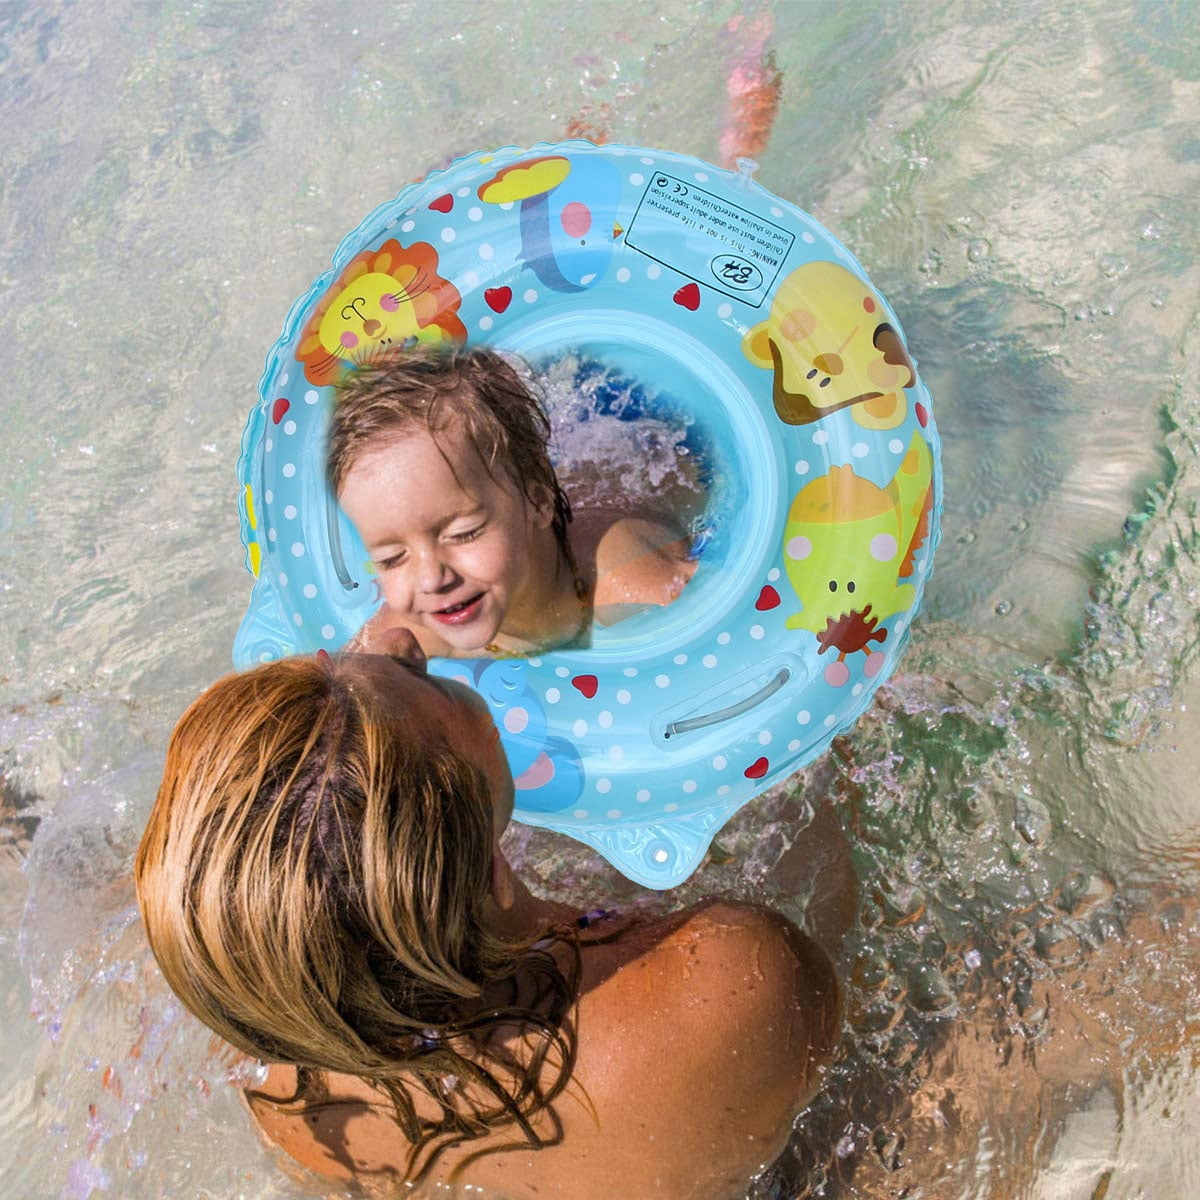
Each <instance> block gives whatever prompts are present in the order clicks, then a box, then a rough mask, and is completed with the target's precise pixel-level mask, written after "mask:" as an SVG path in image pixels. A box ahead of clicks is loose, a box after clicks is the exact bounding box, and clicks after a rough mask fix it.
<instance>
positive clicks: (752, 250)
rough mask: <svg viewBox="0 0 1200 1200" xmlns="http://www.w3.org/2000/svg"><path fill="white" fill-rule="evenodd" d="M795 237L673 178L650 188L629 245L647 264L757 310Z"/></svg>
mask: <svg viewBox="0 0 1200 1200" xmlns="http://www.w3.org/2000/svg"><path fill="white" fill-rule="evenodd" d="M795 240H796V237H795V234H792V233H789V232H788V231H787V230H786V229H782V228H781V227H780V226H778V225H773V224H772V223H771V222H770V221H765V220H763V218H762V217H759V216H756V215H755V214H754V213H752V212H747V211H746V209H744V208H739V207H738V206H737V205H736V204H731V203H730V202H729V201H728V200H726V199H723V198H722V197H720V196H716V195H714V194H713V193H712V192H706V191H705V190H704V189H703V188H700V187H697V186H696V185H695V184H694V183H688V182H686V181H684V180H682V179H676V178H675V177H674V176H673V175H665V174H662V173H659V174H655V175H654V176H653V177H652V178H651V180H650V182H649V183H648V184H647V185H646V190H645V192H644V193H643V194H642V198H641V200H640V201H639V203H638V207H637V212H636V213H634V216H633V220H632V221H631V222H630V224H629V229H628V230H627V231H626V234H625V244H626V245H628V246H631V247H633V249H634V250H637V251H638V252H639V253H641V254H644V255H646V256H647V258H652V259H654V260H655V262H660V263H662V264H663V266H665V267H670V268H671V269H672V270H674V271H678V272H679V273H680V274H681V275H686V276H687V277H688V278H689V279H694V280H696V282H697V283H703V284H705V285H706V286H708V287H711V288H716V289H717V291H719V292H724V293H725V295H727V296H732V297H734V298H735V299H737V300H741V301H742V302H743V303H745V304H749V305H750V306H751V307H753V308H758V306H759V305H761V304H762V302H763V300H764V299H766V297H767V295H768V294H769V293H770V290H771V287H772V286H773V285H774V283H775V279H776V276H778V274H779V270H780V268H781V267H782V266H783V263H784V260H785V259H786V258H787V256H788V252H789V251H790V250H791V248H792V243H793V242H794V241H795Z"/></svg>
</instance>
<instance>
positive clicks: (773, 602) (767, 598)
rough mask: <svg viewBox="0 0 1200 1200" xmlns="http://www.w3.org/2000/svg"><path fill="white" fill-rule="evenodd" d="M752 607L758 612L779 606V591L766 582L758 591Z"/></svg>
mask: <svg viewBox="0 0 1200 1200" xmlns="http://www.w3.org/2000/svg"><path fill="white" fill-rule="evenodd" d="M754 607H755V608H757V609H758V611H759V612H768V611H770V610H771V609H772V608H778V607H779V593H778V592H777V591H776V590H775V589H774V588H773V587H772V586H771V585H770V584H769V583H768V584H767V585H766V586H765V587H764V588H763V590H762V591H761V592H759V593H758V599H757V600H755V602H754Z"/></svg>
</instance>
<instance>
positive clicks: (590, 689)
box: [571, 675, 600, 700]
mask: <svg viewBox="0 0 1200 1200" xmlns="http://www.w3.org/2000/svg"><path fill="white" fill-rule="evenodd" d="M571 686H572V687H573V688H575V689H576V691H578V692H580V693H581V694H582V695H583V697H584V698H585V699H587V700H591V699H592V697H593V696H595V694H596V689H597V688H598V687H599V686H600V680H598V679H597V678H596V677H595V675H576V676H575V678H574V679H572V680H571Z"/></svg>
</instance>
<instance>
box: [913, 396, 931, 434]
mask: <svg viewBox="0 0 1200 1200" xmlns="http://www.w3.org/2000/svg"><path fill="white" fill-rule="evenodd" d="M913 407H914V408H915V409H916V413H917V420H918V421H919V422H920V424H921V428H922V429H924V428H925V426H926V425H928V424H929V409H927V408H926V407H925V405H923V404H922V403H921V402H920V400H918V401H917V403H916V404H915V405H914V406H913Z"/></svg>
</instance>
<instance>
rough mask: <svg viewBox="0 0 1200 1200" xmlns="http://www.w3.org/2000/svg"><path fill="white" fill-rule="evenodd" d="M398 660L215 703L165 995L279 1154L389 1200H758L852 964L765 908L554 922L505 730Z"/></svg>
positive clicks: (199, 753) (267, 672)
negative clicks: (453, 1188)
mask: <svg viewBox="0 0 1200 1200" xmlns="http://www.w3.org/2000/svg"><path fill="white" fill-rule="evenodd" d="M389 648H390V649H391V650H392V651H393V654H391V655H365V654H364V655H345V656H341V657H338V658H330V657H329V656H327V655H319V656H318V657H316V658H308V659H292V660H288V661H285V662H279V663H272V664H269V665H267V666H264V667H260V668H258V669H256V670H254V671H250V672H247V673H245V674H242V675H232V676H228V677H226V678H225V679H223V680H220V681H219V682H218V683H217V684H215V685H214V686H213V687H212V688H211V689H210V690H209V691H208V692H206V693H205V694H204V695H203V696H201V697H200V699H199V700H197V701H196V702H195V703H194V704H193V705H192V706H191V708H190V709H189V710H188V711H187V712H186V713H185V714H184V716H183V718H182V719H181V721H180V723H179V725H178V727H177V729H176V730H175V733H174V736H173V738H172V741H171V745H170V749H169V753H168V758H167V764H166V769H165V773H164V778H163V782H162V787H161V789H160V791H159V794H158V798H157V801H156V803H155V806H154V810H153V812H152V814H151V818H150V822H149V825H148V827H147V829H146V833H145V836H144V837H143V840H142V844H141V847H140V849H139V851H138V856H137V862H136V867H135V871H136V878H137V886H138V896H139V901H140V903H141V907H142V913H143V916H144V919H145V924H146V930H147V934H148V937H149V940H150V944H151V947H152V948H153V950H154V954H155V956H156V958H157V959H158V962H159V965H160V966H161V968H162V971H163V974H164V975H165V976H166V978H167V981H168V983H169V984H170V985H171V987H172V988H173V989H174V990H175V991H176V992H177V993H178V995H179V997H180V998H181V999H182V1000H183V1002H184V1003H185V1004H186V1005H187V1007H188V1008H190V1009H191V1011H192V1012H193V1013H195V1014H196V1015H197V1016H198V1017H199V1018H200V1019H201V1020H202V1021H204V1022H205V1023H206V1024H208V1025H209V1026H210V1027H211V1028H212V1029H213V1030H215V1031H216V1032H217V1033H218V1034H220V1035H221V1036H222V1037H223V1038H225V1039H226V1040H227V1041H229V1042H230V1043H232V1044H233V1045H234V1046H237V1047H239V1048H240V1049H242V1050H243V1051H245V1052H246V1053H248V1054H251V1055H254V1056H256V1057H258V1058H260V1059H262V1060H263V1061H265V1062H267V1063H269V1064H270V1067H269V1070H268V1073H267V1078H266V1080H265V1082H264V1084H263V1085H262V1087H260V1088H258V1089H257V1090H254V1091H251V1092H249V1093H248V1095H247V1098H248V1103H249V1107H250V1111H251V1113H252V1115H253V1117H254V1119H255V1120H256V1121H257V1123H258V1125H259V1127H260V1129H261V1130H262V1131H263V1133H264V1134H265V1135H266V1136H267V1137H268V1138H269V1139H270V1140H271V1141H273V1142H275V1143H276V1144H278V1145H279V1146H280V1147H282V1149H283V1150H285V1151H286V1152H287V1153H288V1154H289V1155H290V1156H291V1157H292V1158H293V1159H295V1160H296V1161H297V1162H298V1163H300V1164H302V1165H303V1166H305V1167H308V1168H310V1169H312V1170H314V1171H316V1172H318V1173H320V1174H321V1175H324V1176H326V1177H328V1178H330V1179H334V1180H338V1181H343V1182H355V1183H357V1184H359V1185H362V1186H364V1187H366V1188H367V1190H368V1191H371V1192H372V1193H374V1194H392V1193H393V1192H399V1191H402V1190H403V1188H402V1187H401V1185H402V1183H403V1182H404V1181H412V1180H423V1181H428V1182H430V1183H435V1182H442V1181H447V1182H458V1183H463V1184H472V1185H475V1186H477V1187H479V1188H481V1189H482V1190H483V1193H484V1194H485V1195H500V1196H504V1197H506V1198H509V1200H517V1198H520V1197H531V1198H532V1197H535V1196H536V1197H547V1196H556V1195H561V1196H570V1197H572V1200H590V1198H592V1197H596V1198H599V1197H604V1198H605V1200H611V1197H613V1196H622V1197H629V1198H634V1197H640V1196H655V1197H663V1198H671V1200H674V1198H680V1200H682V1198H685V1197H687V1198H691V1197H695V1198H697V1200H699V1198H703V1200H715V1198H717V1197H725V1196H730V1197H735V1196H741V1195H744V1193H745V1189H746V1186H747V1183H748V1181H749V1179H750V1178H751V1176H752V1175H753V1174H754V1173H755V1171H756V1170H757V1169H758V1168H760V1167H761V1166H763V1165H764V1164H766V1163H768V1162H770V1161H771V1159H772V1158H773V1157H775V1156H776V1155H777V1154H778V1153H779V1151H780V1150H781V1149H782V1148H783V1146H784V1144H785V1142H786V1139H787V1135H788V1132H789V1128H790V1125H791V1121H792V1118H793V1117H794V1116H795V1114H796V1113H797V1112H798V1111H799V1110H800V1109H801V1108H802V1107H803V1106H804V1105H805V1103H806V1102H807V1101H808V1100H809V1099H810V1098H811V1096H812V1095H813V1093H814V1092H815V1091H816V1089H817V1087H818V1084H819V1077H820V1074H821V1071H822V1068H823V1066H824V1064H825V1063H826V1062H827V1061H828V1059H829V1057H830V1054H831V1051H832V1049H833V1046H834V1044H835V1041H836V1038H837V1031H838V1026H839V991H838V985H837V981H836V978H835V976H834V972H833V968H832V965H831V962H830V959H829V957H828V955H827V954H826V953H825V952H824V951H823V950H821V949H820V948H819V947H818V946H817V945H816V943H814V942H813V941H811V940H810V939H809V938H807V937H806V936H805V935H804V934H802V933H800V932H799V931H798V930H796V929H795V928H793V927H792V926H790V925H788V924H787V923H786V922H785V921H782V920H780V919H778V918H776V917H774V916H772V915H770V914H768V913H765V912H762V911H760V910H758V909H755V908H750V907H747V906H742V905H737V904H731V903H709V904H705V905H702V906H700V907H697V908H693V909H690V910H688V911H685V912H682V913H679V914H676V915H674V916H672V917H669V918H662V919H652V920H642V921H636V920H631V919H628V918H623V917H621V916H619V915H616V914H610V913H602V912H598V911H593V912H591V913H589V914H587V915H586V916H580V914H579V913H578V911H577V910H575V909H572V908H569V907H567V906H564V905H561V904H555V903H551V902H549V901H545V900H541V899H539V898H537V897H536V896H534V895H532V894H531V893H530V892H529V891H528V890H527V889H526V888H525V886H524V885H523V884H522V883H521V881H520V880H519V879H518V878H517V877H516V876H515V875H514V873H513V871H512V869H511V868H510V866H509V864H508V863H507V861H506V860H505V857H504V854H503V853H502V851H501V849H500V846H499V840H500V835H501V833H502V832H503V830H504V828H505V826H506V825H507V823H508V821H509V818H510V816H511V813H512V804H513V785H512V778H511V775H510V774H509V771H508V768H507V764H506V762H505V760H504V758H503V754H502V752H501V750H500V747H499V740H498V735H497V733H496V730H495V727H494V726H493V725H492V722H491V719H490V717H489V716H488V713H487V711H486V708H485V706H484V705H483V702H482V701H481V700H480V699H479V698H478V697H477V696H476V695H475V693H474V692H472V691H471V690H470V689H468V688H465V687H462V686H459V685H457V684H454V683H452V682H450V681H447V680H442V679H437V678H434V677H431V676H429V675H427V674H426V673H425V670H424V659H423V656H422V655H421V653H420V651H419V649H418V648H417V646H416V643H415V640H414V639H413V638H412V636H411V634H409V633H408V632H407V631H397V632H396V633H395V634H394V635H393V641H392V644H391V646H390V647H389Z"/></svg>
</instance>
